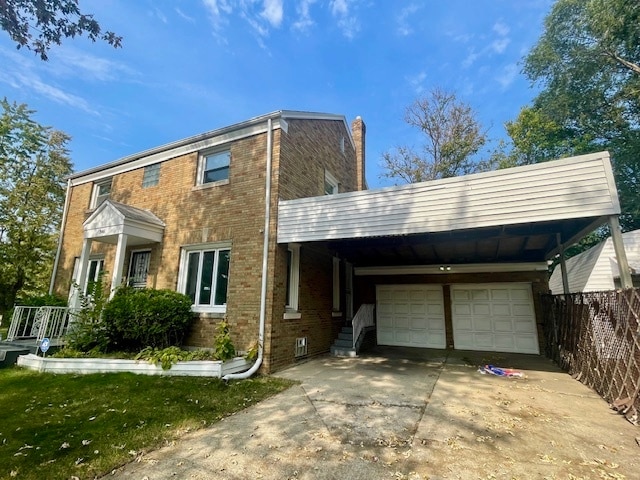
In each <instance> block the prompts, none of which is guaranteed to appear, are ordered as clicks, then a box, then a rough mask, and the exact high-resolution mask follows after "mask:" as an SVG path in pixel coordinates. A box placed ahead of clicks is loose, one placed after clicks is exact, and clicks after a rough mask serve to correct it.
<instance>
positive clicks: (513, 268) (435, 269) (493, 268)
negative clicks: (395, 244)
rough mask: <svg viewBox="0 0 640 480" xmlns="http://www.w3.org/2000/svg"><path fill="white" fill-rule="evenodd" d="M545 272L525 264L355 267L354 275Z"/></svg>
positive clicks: (535, 264) (544, 264)
mask: <svg viewBox="0 0 640 480" xmlns="http://www.w3.org/2000/svg"><path fill="white" fill-rule="evenodd" d="M546 270H547V262H525V263H469V264H461V265H455V264H442V265H404V266H402V265H400V266H383V267H355V268H354V273H355V275H357V276H360V277H363V276H368V275H445V274H453V273H502V272H534V271H546Z"/></svg>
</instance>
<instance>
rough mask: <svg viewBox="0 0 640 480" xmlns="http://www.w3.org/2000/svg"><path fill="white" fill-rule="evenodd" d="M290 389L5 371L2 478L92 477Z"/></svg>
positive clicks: (265, 381) (0, 398)
mask: <svg viewBox="0 0 640 480" xmlns="http://www.w3.org/2000/svg"><path fill="white" fill-rule="evenodd" d="M290 385H291V382H289V381H287V380H282V379H276V378H268V377H257V378H253V379H249V380H243V381H241V382H231V383H229V384H228V385H226V384H225V383H224V382H223V381H221V380H219V379H212V378H199V377H164V376H144V375H134V374H93V375H52V374H44V373H37V372H32V371H27V370H22V369H19V368H9V369H2V370H0V392H2V395H0V412H2V425H1V426H0V478H17V479H20V480H36V479H37V480H39V479H42V478H51V479H56V478H60V479H62V478H65V479H67V478H73V477H78V478H80V479H89V478H95V477H97V476H101V475H104V474H107V473H109V472H110V471H111V470H112V469H114V468H116V467H117V466H118V465H121V464H123V463H125V462H127V461H131V460H134V459H135V458H137V457H139V456H141V455H142V454H143V453H145V452H148V451H150V450H153V449H155V448H158V447H160V446H162V445H164V444H166V443H168V442H171V441H172V440H174V439H175V438H177V437H179V436H180V435H182V434H184V433H185V432H188V431H190V430H195V429H199V428H203V427H206V426H209V425H211V424H212V423H215V422H217V421H218V420H220V419H221V418H224V417H226V416H228V415H230V414H232V413H234V412H237V411H239V410H242V409H244V408H246V407H248V406H250V405H253V404H255V403H257V402H259V401H261V400H263V399H265V398H267V397H270V396H272V395H275V394H276V393H278V392H280V391H282V390H284V389H286V388H288V387H289V386H290Z"/></svg>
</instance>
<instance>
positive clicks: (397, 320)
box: [376, 285, 446, 348]
mask: <svg viewBox="0 0 640 480" xmlns="http://www.w3.org/2000/svg"><path fill="white" fill-rule="evenodd" d="M376 298H377V302H376V303H377V309H378V311H379V312H380V311H384V312H391V313H389V314H386V313H385V321H384V322H383V323H381V322H380V318H378V321H377V325H378V327H377V329H378V343H379V344H381V345H397V346H415V347H426V348H445V346H446V340H445V338H446V335H445V326H444V300H443V295H442V286H440V285H378V286H377V287H376ZM381 330H382V332H381ZM390 331H391V332H392V333H390ZM380 333H382V335H380Z"/></svg>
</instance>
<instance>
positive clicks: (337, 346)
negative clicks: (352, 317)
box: [331, 325, 375, 357]
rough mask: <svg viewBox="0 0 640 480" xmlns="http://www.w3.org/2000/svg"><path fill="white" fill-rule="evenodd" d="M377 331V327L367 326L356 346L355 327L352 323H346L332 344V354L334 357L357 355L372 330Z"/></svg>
mask: <svg viewBox="0 0 640 480" xmlns="http://www.w3.org/2000/svg"><path fill="white" fill-rule="evenodd" d="M372 331H375V327H366V328H365V329H364V330H363V331H362V333H361V335H360V338H359V339H358V341H357V342H356V346H355V348H354V346H353V327H352V326H351V325H345V326H344V327H342V330H341V331H340V333H339V334H338V338H337V339H336V340H335V341H334V342H333V345H331V355H333V356H334V357H357V356H358V352H359V351H360V349H361V347H362V344H363V342H365V339H366V338H368V337H371V335H369V333H370V332H372Z"/></svg>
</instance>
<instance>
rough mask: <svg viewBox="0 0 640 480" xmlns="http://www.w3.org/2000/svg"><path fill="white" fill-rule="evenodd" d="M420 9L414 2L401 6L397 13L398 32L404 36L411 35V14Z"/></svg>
mask: <svg viewBox="0 0 640 480" xmlns="http://www.w3.org/2000/svg"><path fill="white" fill-rule="evenodd" d="M419 9H420V7H419V6H418V5H416V4H411V5H409V6H408V7H405V8H403V9H402V10H400V13H399V14H398V18H397V21H398V29H397V31H398V34H399V35H401V36H403V37H406V36H407V35H411V34H412V33H413V29H412V28H411V25H410V24H409V21H408V20H410V19H411V17H412V16H413V14H414V13H416V12H417V11H418V10H419Z"/></svg>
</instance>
